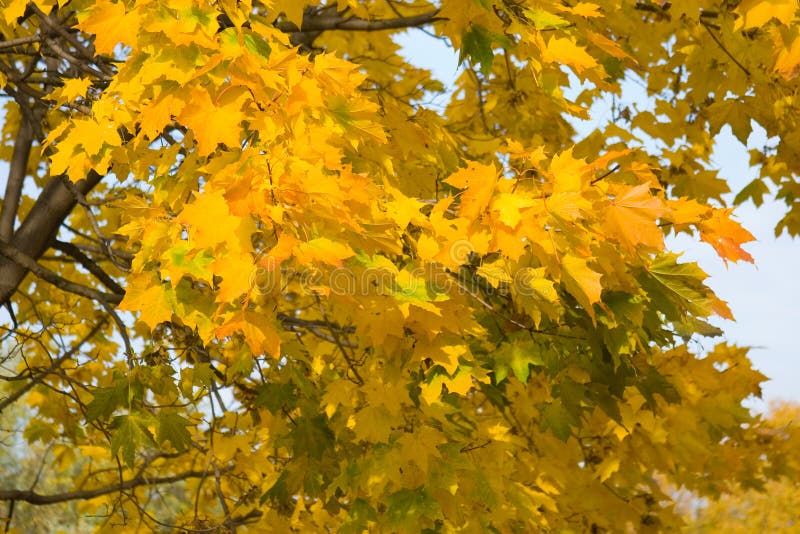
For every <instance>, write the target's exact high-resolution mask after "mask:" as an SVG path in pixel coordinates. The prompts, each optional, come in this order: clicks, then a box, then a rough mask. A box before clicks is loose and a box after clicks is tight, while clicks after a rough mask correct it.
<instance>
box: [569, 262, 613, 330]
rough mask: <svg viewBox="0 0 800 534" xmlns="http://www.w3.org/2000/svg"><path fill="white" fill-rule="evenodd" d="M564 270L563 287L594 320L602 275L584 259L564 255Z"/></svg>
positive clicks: (601, 289)
mask: <svg viewBox="0 0 800 534" xmlns="http://www.w3.org/2000/svg"><path fill="white" fill-rule="evenodd" d="M561 266H562V267H563V269H564V274H565V276H564V285H566V287H567V290H568V291H569V292H570V293H571V294H572V296H573V297H575V299H576V300H577V301H578V302H579V303H580V305H581V306H583V308H584V309H585V310H586V312H587V313H588V314H589V315H590V316H591V317H592V318H594V307H593V305H594V304H595V303H596V302H600V294H601V293H602V291H603V286H602V285H601V284H600V278H601V277H602V275H601V274H600V273H598V272H596V271H594V270H592V269H591V268H590V267H589V265H588V264H587V262H586V260H585V259H584V258H578V257H576V256H572V255H569V254H568V255H566V256H564V258H563V259H562V260H561Z"/></svg>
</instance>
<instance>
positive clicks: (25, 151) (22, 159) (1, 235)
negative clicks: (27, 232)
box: [0, 117, 33, 243]
mask: <svg viewBox="0 0 800 534" xmlns="http://www.w3.org/2000/svg"><path fill="white" fill-rule="evenodd" d="M32 144H33V127H32V126H31V124H30V123H29V122H28V121H27V120H26V119H25V117H22V119H21V122H20V125H19V131H18V132H17V138H16V140H15V141H14V153H13V155H12V156H11V166H10V167H9V169H8V182H6V194H5V196H4V197H3V211H2V212H0V241H2V242H5V243H7V242H8V241H9V240H10V239H11V236H12V235H13V233H14V220H15V219H16V218H17V208H18V207H19V199H20V196H21V195H22V182H23V181H24V180H25V174H26V171H27V170H28V157H29V156H30V153H31V145H32Z"/></svg>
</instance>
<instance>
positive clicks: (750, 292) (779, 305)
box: [400, 31, 800, 409]
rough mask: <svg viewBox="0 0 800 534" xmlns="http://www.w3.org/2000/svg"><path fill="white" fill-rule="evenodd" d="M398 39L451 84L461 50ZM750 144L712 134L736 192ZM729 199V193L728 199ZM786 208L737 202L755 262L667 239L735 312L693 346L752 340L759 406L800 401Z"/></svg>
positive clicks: (685, 239)
mask: <svg viewBox="0 0 800 534" xmlns="http://www.w3.org/2000/svg"><path fill="white" fill-rule="evenodd" d="M400 43H401V44H402V46H403V49H402V54H403V55H404V56H406V57H407V58H408V60H409V61H411V62H412V63H414V64H415V65H417V66H419V67H422V68H427V69H429V70H431V71H432V72H433V75H434V76H435V77H436V78H438V79H439V80H441V81H442V82H444V83H445V84H446V85H452V84H453V82H454V81H455V79H456V76H457V74H458V56H457V54H456V53H455V52H454V51H453V50H452V49H451V48H448V47H447V46H446V45H445V44H444V43H443V42H441V41H438V40H436V39H434V38H431V37H429V36H426V35H424V34H422V33H421V32H417V31H414V32H408V33H406V34H404V35H403V36H402V37H401V38H400ZM629 85H630V87H627V86H626V90H625V92H624V94H623V96H622V101H623V102H626V103H630V102H633V101H638V102H641V101H642V100H643V99H644V98H645V95H644V93H643V91H642V90H641V89H640V88H638V86H637V85H635V84H629ZM637 93H638V94H637ZM442 101H444V99H442ZM609 112H610V106H609V105H607V104H605V105H604V104H599V105H596V106H594V107H593V108H592V110H591V115H592V116H591V118H590V120H589V121H586V122H585V123H583V124H580V123H577V124H576V127H577V129H578V132H579V135H580V132H581V130H583V131H586V130H587V129H589V128H591V127H592V126H593V125H597V124H598V123H600V122H602V121H604V120H605V116H606V115H607V114H608V113H609ZM764 142H765V135H764V132H763V130H760V128H759V129H757V130H756V131H755V132H754V133H753V134H752V135H751V136H750V139H748V147H749V148H758V147H761V146H763V145H764ZM748 147H745V146H744V145H742V144H741V143H740V142H739V141H738V140H737V139H736V138H735V137H734V136H733V135H732V133H731V131H730V128H728V127H727V126H726V127H725V128H724V129H723V130H722V132H720V134H719V135H718V136H717V138H716V148H715V150H714V153H713V161H714V163H715V165H716V166H717V168H718V169H719V171H720V176H721V177H723V178H725V179H727V180H728V181H729V183H730V186H731V190H732V191H734V193H735V192H736V191H738V190H739V189H741V188H742V187H743V186H744V185H746V184H747V183H749V182H750V181H751V180H752V179H753V178H755V177H756V176H757V175H758V174H757V170H756V169H753V168H751V167H750V166H749V155H748V153H747V148H748ZM732 198H733V196H732V195H731V196H730V197H729V200H732ZM784 211H785V207H784V206H783V204H782V203H778V202H774V201H767V202H765V203H764V204H763V205H762V206H761V207H759V208H756V207H755V206H754V205H753V204H752V203H750V202H748V203H747V204H745V205H743V206H740V207H738V208H737V209H736V212H735V213H736V218H737V219H738V220H739V222H741V223H742V224H743V225H744V226H745V228H747V229H748V230H749V231H750V232H751V233H752V234H753V235H754V236H755V237H756V239H757V241H756V242H754V243H749V244H747V245H745V248H746V249H747V251H748V252H750V253H751V254H752V255H753V257H754V258H755V260H756V263H755V265H751V264H748V263H737V264H729V265H728V266H727V267H726V266H725V264H724V262H723V261H722V260H721V259H720V258H719V257H718V256H717V255H716V253H715V252H714V250H713V249H712V248H711V247H710V246H709V245H707V244H705V243H701V242H700V241H699V240H698V239H695V238H691V237H689V236H685V235H683V236H680V237H678V238H672V239H670V240H669V242H668V244H669V246H670V247H671V248H672V249H673V250H674V251H676V252H677V251H684V255H683V259H684V261H696V262H698V263H699V265H700V266H701V267H702V269H703V270H704V271H705V272H706V273H708V274H709V276H710V278H709V280H708V281H707V283H708V284H709V285H710V286H711V288H712V289H713V290H714V291H715V292H716V293H717V295H718V296H719V297H720V298H722V299H723V300H725V301H727V302H728V304H729V306H730V307H731V310H732V311H733V314H734V316H735V317H736V322H732V321H727V320H717V321H714V322H715V324H717V325H718V326H720V327H721V328H722V329H723V330H724V331H725V335H724V336H723V337H722V338H716V339H714V340H702V341H693V342H692V343H693V344H694V345H695V346H693V347H692V348H693V350H695V351H698V352H700V351H703V350H704V349H710V348H711V347H713V345H714V344H715V343H716V342H718V341H723V340H724V341H728V342H729V343H734V344H737V345H740V346H749V347H751V348H752V349H751V351H750V356H751V359H752V361H753V364H754V366H755V368H756V369H758V370H759V371H761V372H762V373H764V374H765V375H767V376H768V377H769V378H770V380H769V381H768V382H766V383H765V384H763V398H764V402H754V403H753V406H754V407H756V408H758V409H763V408H764V407H765V405H766V403H768V402H769V401H773V400H794V401H798V402H800V350H798V349H797V348H796V346H797V345H798V344H800V343H798V341H797V339H796V338H795V337H794V335H795V332H794V328H798V327H800V325H798V320H797V319H798V316H797V310H798V309H799V305H800V269H798V267H799V266H800V241H798V240H793V239H791V238H789V237H788V236H786V235H783V236H781V237H778V238H776V237H775V235H774V228H775V225H776V223H777V222H778V221H779V220H780V219H781V217H782V215H783V213H784Z"/></svg>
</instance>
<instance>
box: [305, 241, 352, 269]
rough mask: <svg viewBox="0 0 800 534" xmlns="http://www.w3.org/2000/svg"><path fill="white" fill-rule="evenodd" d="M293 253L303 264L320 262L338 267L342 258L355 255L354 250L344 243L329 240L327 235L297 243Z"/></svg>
mask: <svg viewBox="0 0 800 534" xmlns="http://www.w3.org/2000/svg"><path fill="white" fill-rule="evenodd" d="M294 255H295V257H296V258H297V261H299V262H300V263H303V264H311V263H315V262H321V263H327V264H328V265H334V266H337V267H338V266H341V265H342V261H343V260H346V259H347V258H350V257H352V256H355V252H353V249H351V248H350V247H349V246H348V245H346V244H344V243H339V242H337V241H331V240H330V239H328V238H327V237H318V238H316V239H312V240H311V241H307V242H305V243H300V244H299V245H297V246H296V247H295V249H294Z"/></svg>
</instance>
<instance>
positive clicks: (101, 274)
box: [53, 240, 125, 295]
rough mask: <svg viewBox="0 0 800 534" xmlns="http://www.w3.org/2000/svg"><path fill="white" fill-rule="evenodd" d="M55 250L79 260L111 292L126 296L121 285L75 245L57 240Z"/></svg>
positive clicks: (54, 244)
mask: <svg viewBox="0 0 800 534" xmlns="http://www.w3.org/2000/svg"><path fill="white" fill-rule="evenodd" d="M53 248H54V249H56V250H60V251H61V252H63V253H64V254H67V255H68V256H70V257H72V258H74V259H75V260H77V261H78V263H80V264H81V265H82V266H83V267H84V268H85V269H86V270H87V271H89V272H90V273H92V274H93V275H94V277H95V278H97V279H98V280H100V282H101V283H102V284H103V285H104V286H106V287H107V288H108V289H109V290H110V291H112V292H114V293H116V294H118V295H124V294H125V290H124V289H123V288H122V286H121V285H119V284H118V283H117V281H116V280H114V279H113V278H111V275H109V274H108V273H107V272H105V271H104V270H103V268H102V267H100V266H99V265H97V263H95V262H94V261H92V259H91V258H90V257H89V256H87V255H86V254H84V253H83V251H82V250H81V249H80V248H78V247H77V246H75V245H74V244H72V243H66V242H64V241H58V240H56V241H55V242H54V243H53ZM62 260H63V257H62Z"/></svg>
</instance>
